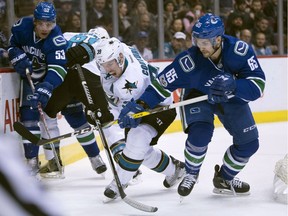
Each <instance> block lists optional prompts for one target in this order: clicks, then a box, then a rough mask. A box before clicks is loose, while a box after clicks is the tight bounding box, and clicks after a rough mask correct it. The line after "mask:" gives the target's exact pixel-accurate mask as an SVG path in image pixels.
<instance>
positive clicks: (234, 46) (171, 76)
mask: <svg viewBox="0 0 288 216" xmlns="http://www.w3.org/2000/svg"><path fill="white" fill-rule="evenodd" d="M223 73H229V74H231V75H232V76H234V78H235V80H236V85H237V88H236V91H235V92H234V94H235V96H236V97H234V98H232V99H230V101H231V102H232V103H247V102H249V101H253V100H256V99H257V98H259V97H261V96H262V94H263V91H264V87H265V75H264V72H263V70H262V68H261V66H260V64H259V62H258V60H257V58H256V55H255V53H254V51H253V49H252V47H251V46H250V45H248V44H247V43H245V42H244V41H241V40H238V39H237V38H234V37H231V36H228V35H224V36H223V42H222V53H221V59H220V61H219V62H218V64H217V65H216V64H215V63H214V62H213V61H212V60H211V59H210V58H204V57H203V55H202V53H201V51H200V50H199V48H198V47H196V46H192V47H191V48H189V49H188V50H186V51H184V52H182V53H180V54H179V55H178V56H177V57H176V58H175V59H174V61H173V62H172V63H171V64H169V65H168V66H167V67H166V68H165V69H164V70H163V71H162V72H160V73H159V74H158V77H157V81H158V82H157V85H155V83H153V84H152V85H150V86H149V87H148V88H147V89H146V91H145V93H144V94H143V95H142V96H141V97H140V99H141V100H143V101H145V102H146V103H147V104H148V106H149V107H150V108H153V107H155V106H156V105H157V104H158V103H159V102H161V101H163V100H164V99H165V98H166V95H167V94H168V95H169V94H171V92H173V91H174V90H176V89H178V88H185V89H186V91H185V92H187V94H188V93H189V90H192V89H195V90H198V91H199V92H201V93H203V94H208V93H209V87H210V86H211V84H212V83H213V80H214V79H215V77H216V76H217V75H219V74H223ZM184 98H185V97H184Z"/></svg>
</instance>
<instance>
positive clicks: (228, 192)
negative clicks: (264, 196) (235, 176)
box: [213, 188, 250, 196]
mask: <svg viewBox="0 0 288 216" xmlns="http://www.w3.org/2000/svg"><path fill="white" fill-rule="evenodd" d="M213 193H215V194H218V195H227V196H248V195H250V192H249V191H248V192H245V193H233V191H231V190H228V189H219V188H214V189H213Z"/></svg>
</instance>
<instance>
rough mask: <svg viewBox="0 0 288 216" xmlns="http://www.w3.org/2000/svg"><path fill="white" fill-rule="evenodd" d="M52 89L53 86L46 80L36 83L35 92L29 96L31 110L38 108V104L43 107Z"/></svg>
mask: <svg viewBox="0 0 288 216" xmlns="http://www.w3.org/2000/svg"><path fill="white" fill-rule="evenodd" d="M52 91H53V86H52V85H51V84H50V83H48V82H42V83H39V84H38V85H36V87H35V93H34V94H33V96H32V98H31V100H30V101H31V107H32V109H33V110H35V111H37V110H38V104H41V107H42V108H43V109H44V108H45V107H46V105H47V103H48V100H49V99H50V97H51V95H52Z"/></svg>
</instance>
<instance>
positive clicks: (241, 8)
mask: <svg viewBox="0 0 288 216" xmlns="http://www.w3.org/2000/svg"><path fill="white" fill-rule="evenodd" d="M234 13H236V14H241V16H242V20H243V28H248V29H251V28H253V25H254V23H253V20H252V19H251V18H250V15H249V8H248V5H247V2H246V1H245V0H235V4H234V11H233V12H231V13H230V14H229V16H228V17H227V23H231V20H230V19H232V18H233V17H234V16H233V15H234Z"/></svg>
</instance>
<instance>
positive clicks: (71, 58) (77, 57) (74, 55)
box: [66, 43, 95, 68]
mask: <svg viewBox="0 0 288 216" xmlns="http://www.w3.org/2000/svg"><path fill="white" fill-rule="evenodd" d="M94 57H95V50H94V48H93V47H92V46H91V45H90V44H86V43H81V44H78V45H77V46H74V47H71V48H69V49H68V50H67V51H66V58H67V63H66V66H67V68H72V67H73V66H74V65H76V64H80V65H83V64H85V63H88V62H90V61H92V60H93V59H94Z"/></svg>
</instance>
